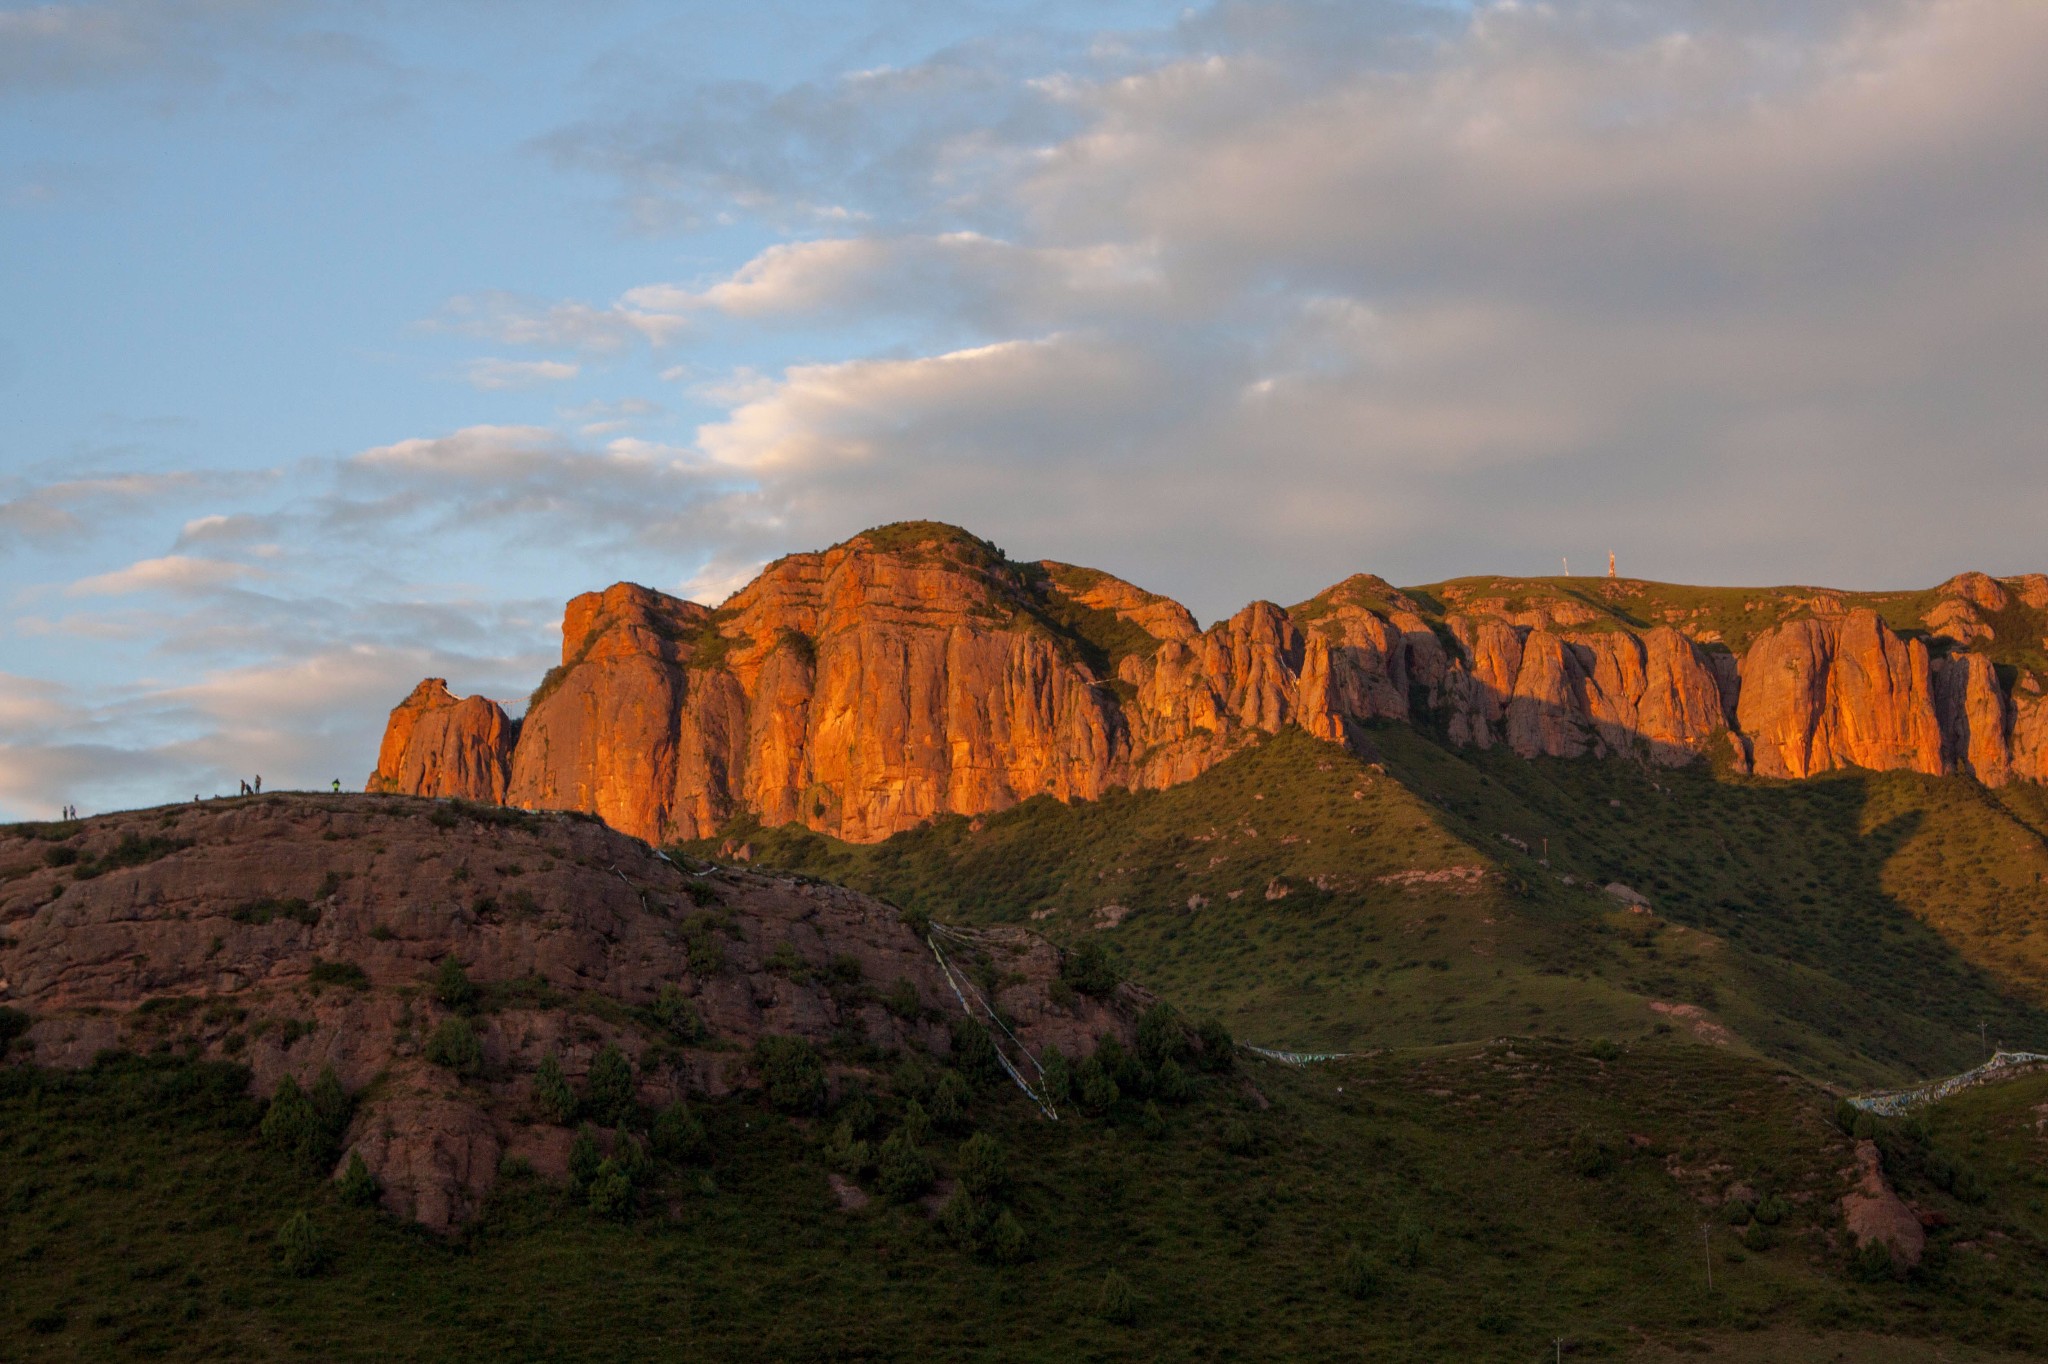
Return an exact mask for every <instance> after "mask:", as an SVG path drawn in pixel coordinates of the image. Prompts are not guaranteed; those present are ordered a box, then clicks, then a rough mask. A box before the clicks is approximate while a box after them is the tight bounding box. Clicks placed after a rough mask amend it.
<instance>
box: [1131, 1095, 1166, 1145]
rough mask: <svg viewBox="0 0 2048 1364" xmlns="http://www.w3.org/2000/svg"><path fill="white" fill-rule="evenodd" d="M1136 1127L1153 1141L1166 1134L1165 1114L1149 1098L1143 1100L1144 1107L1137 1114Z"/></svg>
mask: <svg viewBox="0 0 2048 1364" xmlns="http://www.w3.org/2000/svg"><path fill="white" fill-rule="evenodd" d="M1138 1128H1139V1130H1140V1131H1142V1132H1143V1133H1144V1134H1145V1135H1146V1136H1148V1137H1151V1138H1152V1139H1153V1140H1155V1141H1156V1140H1158V1139H1159V1138H1160V1137H1163V1136H1165V1135H1166V1115H1165V1114H1164V1113H1161V1112H1160V1111H1159V1105H1158V1104H1156V1103H1154V1102H1153V1101H1152V1100H1150V1099H1147V1100H1145V1107H1144V1108H1143V1109H1142V1110H1141V1111H1140V1112H1139V1114H1138Z"/></svg>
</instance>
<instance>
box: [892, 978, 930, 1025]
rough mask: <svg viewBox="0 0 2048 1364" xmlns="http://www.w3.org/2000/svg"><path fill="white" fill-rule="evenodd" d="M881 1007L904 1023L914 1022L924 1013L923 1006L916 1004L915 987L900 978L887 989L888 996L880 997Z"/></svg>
mask: <svg viewBox="0 0 2048 1364" xmlns="http://www.w3.org/2000/svg"><path fill="white" fill-rule="evenodd" d="M882 1007H883V1008H885V1009H887V1010H888V1011H889V1012H890V1013H892V1014H895V1015H896V1016H897V1017H898V1018H901V1019H903V1020H905V1021H906V1022H908V1021H912V1020H915V1019H916V1018H917V1016H918V1015H919V1014H920V1013H922V1012H924V1005H922V1004H920V1003H919V1002H918V998H917V986H915V985H913V984H912V983H911V982H910V981H908V980H904V979H901V978H898V980H897V981H896V983H895V984H894V985H891V986H890V987H889V993H888V994H886V995H883V996H882Z"/></svg>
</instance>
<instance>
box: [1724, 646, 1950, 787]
mask: <svg viewBox="0 0 2048 1364" xmlns="http://www.w3.org/2000/svg"><path fill="white" fill-rule="evenodd" d="M1736 721H1737V723H1738V724H1739V725H1740V726H1741V728H1742V732H1743V733H1744V734H1746V735H1748V736H1749V738H1750V742H1751V744H1752V746H1753V751H1754V761H1755V764H1756V771H1757V773H1758V775H1760V776H1767V777H1807V776H1811V775H1813V774H1814V773H1816V772H1826V771H1831V770H1833V769H1835V768H1838V767H1867V768H1871V769H1874V770H1877V771H1891V770H1894V769H1899V768H1904V769H1907V770H1909V771H1914V772H1928V773H1939V772H1942V771H1945V770H1947V769H1946V763H1945V762H1944V758H1943V742H1942V733H1941V725H1940V723H1939V720H1938V718H1937V716H1936V712H1935V695H1934V675H1933V663H1932V658H1931V656H1930V654H1929V653H1928V650H1927V646H1926V645H1925V644H1923V643H1921V642H1920V641H1919V640H1917V639H1915V640H1905V639H1900V638H1899V637H1898V636H1897V635H1896V634H1894V633H1892V631H1891V629H1890V628H1889V627H1888V626H1886V625H1885V623H1884V621H1883V620H1881V619H1879V617H1878V615H1877V613H1876V612H1875V611H1869V610H1860V611H1850V612H1848V613H1846V614H1845V615H1843V616H1840V617H1835V618H1815V619H1809V620H1797V621H1792V622H1790V623H1788V624H1785V625H1781V626H1779V627H1777V628H1776V629H1773V630H1768V631H1766V632H1764V634H1763V635H1762V636H1761V637H1760V638H1759V639H1758V640H1757V641H1756V643H1755V644H1753V645H1751V646H1750V649H1749V652H1748V654H1746V655H1745V656H1744V658H1743V664H1742V699H1741V701H1740V703H1739V704H1738V706H1737V707H1736Z"/></svg>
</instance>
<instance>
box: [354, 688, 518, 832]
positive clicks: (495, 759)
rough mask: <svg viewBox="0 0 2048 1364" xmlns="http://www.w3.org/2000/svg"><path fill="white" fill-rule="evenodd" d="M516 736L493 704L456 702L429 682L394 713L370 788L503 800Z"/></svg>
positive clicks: (473, 700) (482, 700)
mask: <svg viewBox="0 0 2048 1364" xmlns="http://www.w3.org/2000/svg"><path fill="white" fill-rule="evenodd" d="M518 733H519V730H518V726H516V725H514V724H513V723H512V722H511V721H510V720H508V719H506V718H505V711H504V708H503V707H501V706H500V705H499V704H498V703H497V702H496V701H492V700H489V699H487V698H485V697H482V696H470V697H465V698H464V699H462V700H460V701H458V700H456V699H455V697H454V695H453V694H452V693H451V692H450V691H449V690H448V683H447V681H446V679H444V678H439V677H430V678H428V679H427V680H426V681H424V682H422V683H420V684H419V685H418V686H417V687H414V688H413V689H412V695H410V696H408V697H406V698H405V699H404V700H403V701H401V702H399V703H398V705H397V707H396V708H395V709H393V710H392V712H391V720H390V722H389V723H388V724H387V725H386V726H385V729H384V742H383V744H382V746H381V747H379V749H378V750H377V770H376V771H375V772H373V773H371V775H370V788H369V789H370V790H372V791H384V792H403V793H405V794H407V795H415V796H467V797H470V798H472V799H475V800H488V801H502V800H504V799H505V790H506V783H507V779H508V777H509V775H510V771H511V766H512V746H513V741H514V740H515V738H516V737H517V736H518Z"/></svg>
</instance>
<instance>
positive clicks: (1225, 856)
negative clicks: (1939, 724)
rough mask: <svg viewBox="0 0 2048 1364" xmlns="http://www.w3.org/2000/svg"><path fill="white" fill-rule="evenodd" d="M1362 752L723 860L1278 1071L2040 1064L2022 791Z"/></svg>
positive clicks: (1416, 743)
mask: <svg viewBox="0 0 2048 1364" xmlns="http://www.w3.org/2000/svg"><path fill="white" fill-rule="evenodd" d="M1373 738H1374V742H1375V744H1376V745H1377V746H1378V747H1379V749H1380V751H1381V754H1382V760H1381V761H1380V762H1379V763H1366V762H1363V761H1361V760H1360V759H1358V758H1356V757H1354V756H1353V755H1351V754H1350V753H1348V752H1346V751H1345V750H1343V749H1340V748H1337V747H1335V746H1331V745H1326V744H1321V743H1318V742H1316V741H1314V740H1312V739H1309V738H1307V737H1306V736H1304V735H1302V734H1300V733H1298V732H1289V733H1285V734H1281V735H1279V736H1276V737H1274V738H1272V739H1270V740H1268V741H1266V742H1264V743H1261V744H1258V745H1256V746H1254V747H1252V748H1251V749H1249V750H1248V751H1246V752H1244V753H1242V754H1240V755H1239V756H1237V757H1235V758H1233V759H1231V760H1230V761H1228V762H1225V763H1223V764H1221V765H1219V766H1218V767H1216V768H1214V769H1212V770H1211V771H1210V772H1208V773H1206V774H1204V775H1203V776H1202V777H1200V778H1198V779H1197V780H1195V781H1193V782H1189V783H1186V784H1184V785H1182V786H1178V787H1174V788H1172V789H1169V790H1166V791H1160V792H1141V793H1115V794H1112V795H1111V796H1109V797H1107V798H1105V799H1103V800H1101V801H1099V802H1094V803H1082V804H1076V805H1072V806H1068V805H1062V804H1060V803H1058V802H1056V801H1053V800H1050V799H1039V800H1033V801H1028V802H1026V803H1025V804H1023V805H1021V806H1018V807H1017V808H1015V809H1013V810H1010V811H1007V812H1004V813H1002V814H998V815H993V816H989V817H986V818H984V819H980V820H974V821H969V820H966V819H962V818H957V817H953V818H943V819H940V820H937V821H934V822H933V823H932V824H930V825H927V826H925V827H923V828H920V829H917V830H913V831H910V832H908V833H904V834H900V835H898V836H896V837H895V838H892V839H889V840H887V841H885V842H882V843H879V844H873V845H849V844H844V843H840V842H837V841H836V840H832V839H830V838H827V837H825V836H823V835H819V834H815V833H811V832H809V831H807V830H803V829H800V828H796V827H789V828H784V829H776V830H759V829H756V830H740V831H738V833H737V834H736V835H735V837H736V838H737V839H738V840H739V841H742V842H745V843H746V844H748V845H749V846H750V848H751V851H752V855H753V857H754V858H755V860H756V861H757V862H760V863H763V864H766V865H771V866H783V867H788V868H792V869H797V870H801V871H805V872H808V873H811V874H814V875H818V876H822V877H825V878H828V879H831V880H836V881H842V882H845V883H847V884H850V885H854V886H857V887H859V888H861V889H864V890H868V891H871V892H873V893H876V894H880V895H884V896H887V897H889V898H891V899H893V900H895V901H896V902H898V903H900V904H902V905H904V906H906V907H909V908H912V909H916V910H918V911H921V912H923V913H927V914H930V915H932V916H934V917H936V918H939V919H941V920H947V919H951V920H959V921H966V922H1000V921H1012V922H1015V921H1028V922H1033V923H1034V924H1035V926H1036V927H1038V928H1040V929H1042V930H1044V931H1045V932H1047V933H1048V934H1050V935H1051V936H1053V937H1055V938H1056V939H1059V940H1062V941H1065V942H1067V943H1070V944H1071V943H1075V942H1079V941H1082V940H1095V941H1101V942H1106V943H1109V944H1111V945H1113V950H1114V951H1115V952H1116V954H1117V955H1118V956H1119V957H1120V959H1121V960H1122V961H1123V962H1124V964H1125V966H1126V968H1127V969H1128V970H1129V971H1130V973H1131V974H1132V975H1133V976H1135V977H1136V978H1137V979H1139V980H1141V981H1143V982H1145V983H1146V984H1147V985H1149V986H1151V987H1152V988H1154V989H1156V990H1158V991H1159V992H1160V993H1161V994H1163V995H1164V996H1165V997H1167V998H1168V999H1171V1000H1173V1001H1175V1002H1176V1003H1178V1004H1181V1005H1183V1006H1184V1007H1188V1008H1193V1009H1205V1010H1215V1011H1217V1012H1218V1013H1220V1014H1221V1015H1222V1016H1223V1017H1225V1018H1226V1019H1227V1020H1228V1021H1229V1022H1230V1024H1231V1026H1232V1027H1233V1028H1235V1029H1237V1030H1238V1032H1239V1033H1240V1034H1241V1035H1244V1036H1247V1037H1250V1038H1253V1039H1255V1040H1258V1041H1261V1042H1264V1043H1267V1044H1270V1045H1275V1046H1281V1047H1285V1048H1290V1049H1317V1050H1360V1049H1364V1048H1368V1047H1385V1046H1393V1047H1401V1046H1422V1045H1440V1044H1446V1043H1452V1042H1462V1041H1472V1040H1476V1039H1480V1038H1485V1037H1491V1036H1496V1035H1500V1034H1504V1033H1531V1032H1533V1033H1542V1034H1547V1035H1553V1036H1576V1037H1598V1036H1609V1037H1617V1038H1619V1037H1636V1036H1654V1035H1660V1034H1662V1033H1665V1032H1674V1033H1676V1034H1679V1035H1684V1036H1690V1037H1694V1038H1696V1039H1698V1040H1702V1041H1707V1042H1715V1043H1719V1044H1724V1045H1727V1046H1729V1047H1731V1048H1734V1049H1736V1050H1746V1051H1754V1052H1756V1053H1758V1054H1761V1055H1764V1056H1768V1057H1772V1058H1775V1059H1777V1060H1780V1061H1782V1062H1785V1063H1788V1064H1791V1065H1794V1066H1796V1067H1797V1068H1799V1069H1800V1070H1801V1071H1803V1072H1804V1073H1807V1074H1810V1075H1813V1076H1816V1077H1818V1078H1822V1079H1826V1080H1830V1081H1833V1082H1837V1083H1840V1084H1843V1085H1847V1086H1852V1087H1853V1086H1865V1085H1874V1084H1883V1083H1891V1082H1893V1081H1896V1080H1901V1079H1908V1078H1918V1077H1920V1076H1924V1075H1930V1074H1940V1073H1946V1072H1948V1071H1953V1070H1957V1069H1961V1068H1963V1067H1965V1066H1967V1065H1969V1064H1971V1063H1973V1062H1974V1061H1975V1060H1978V1059H1981V1055H1982V1044H1981V1041H1980V1038H1981V1037H1983V1036H1989V1037H1990V1038H1991V1039H1993V1040H1998V1039H2003V1040H2005V1041H2006V1042H2007V1043H2009V1044H2011V1045H2015V1046H2019V1045H2039V1046H2048V1014H2044V1012H2043V1011H2042V1009H2041V1007H2040V1004H2041V1003H2042V1001H2043V1000H2044V999H2048V936H2044V935H2043V934H2041V933H2039V932H2037V931H2036V923H2037V922H2038V921H2040V920H2041V918H2042V915H2041V913H2040V911H2041V910H2042V909H2043V908H2044V905H2043V889H2042V881H2041V878H2042V875H2043V873H2044V872H2048V843H2044V840H2043V836H2042V830H2043V829H2044V828H2048V820H2044V818H2043V811H2044V806H2043V804H2042V798H2041V793H2040V792H2039V791H2037V790H2035V789H2033V788H2014V789H2013V791H2011V792H2009V793H1991V792H1987V791H1985V790H1984V789H1983V788H1981V787H1979V786H1977V785H1976V784H1974V783H1972V782H1968V781H1965V780H1960V779H1936V778H1927V777H1920V776H1915V775H1912V774H1906V773H1887V774H1867V773H1846V774H1838V775H1836V776H1833V777H1829V778H1823V779H1819V780H1815V781H1809V782H1801V783H1788V782H1769V781H1759V780H1751V779H1746V778H1738V777H1733V776H1730V775H1729V774H1727V773H1723V772H1715V771H1713V770H1710V769H1709V768H1708V767H1706V766H1705V765H1701V766H1697V767H1694V768H1691V769H1686V770H1681V771H1676V772H1673V771H1666V770H1663V769H1645V768H1642V767H1639V766H1636V765H1634V764H1631V763H1626V762H1605V763H1601V762H1566V761H1538V762H1527V761H1524V760H1522V759H1520V758H1517V757H1515V756H1514V755H1512V754H1510V753H1506V752H1503V751H1499V750H1495V751H1491V752H1485V753H1481V752H1475V751H1470V750H1459V749H1452V748H1449V747H1447V746H1444V745H1442V744H1439V743H1437V742H1435V741H1433V740H1431V739H1430V738H1429V737H1427V736H1426V735H1423V734H1421V733H1419V732H1417V731H1415V730H1412V729H1410V728H1408V727H1406V726H1387V727H1385V728H1383V729H1380V730H1378V731H1376V732H1375V734H1374V736H1373ZM718 846H719V845H718V844H714V843H705V844H699V845H694V846H693V847H692V848H691V849H690V851H692V852H695V853H697V854H699V855H705V856H711V855H715V854H716V852H717V848H718ZM1546 854H1547V858H1546ZM1546 860H1547V865H1545V863H1546ZM1616 882H1618V883H1621V884H1623V885H1626V886H1628V887H1631V888H1633V889H1634V890H1635V891H1637V892H1638V893H1640V894H1641V895H1642V896H1644V897H1646V898H1647V899H1648V901H1649V902H1650V911H1649V912H1638V911H1637V910H1633V909H1631V908H1629V907H1627V906H1625V905H1624V904H1622V903H1621V902H1620V901H1619V900H1617V899H1616V898H1614V897H1612V896H1610V895H1608V894H1606V893H1605V892H1604V891H1603V890H1602V889H1601V888H1602V887H1605V886H1607V885H1608V884H1610V883H1616ZM1980 1024H1981V1025H1982V1031H1981V1032H1980Z"/></svg>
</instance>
